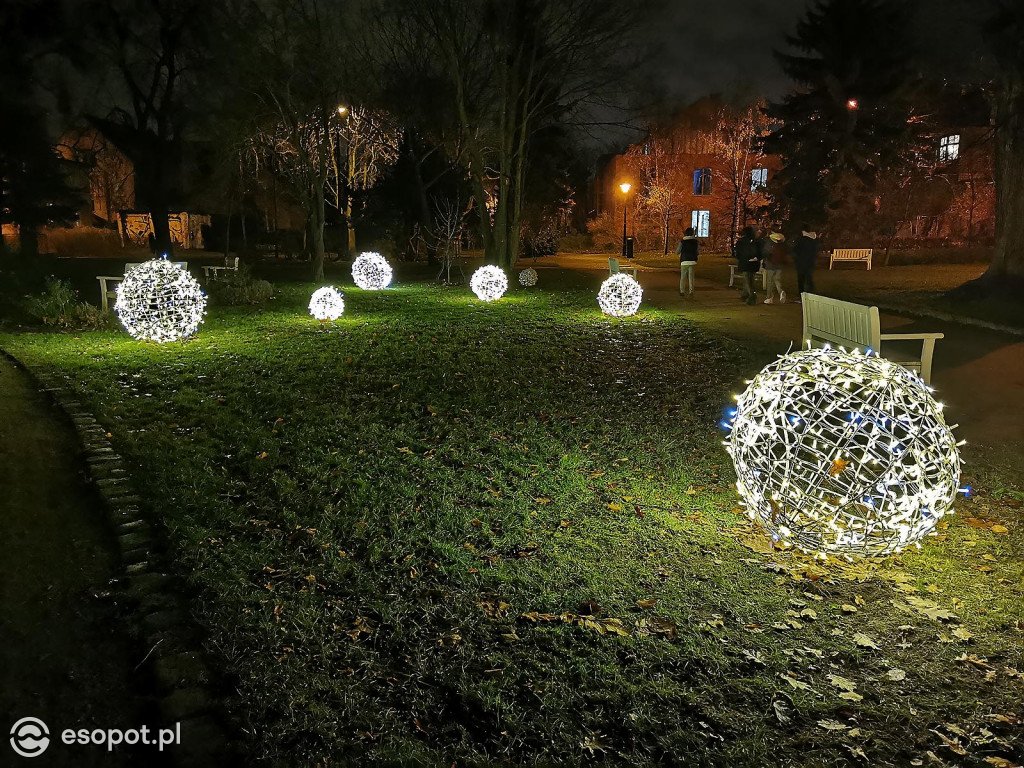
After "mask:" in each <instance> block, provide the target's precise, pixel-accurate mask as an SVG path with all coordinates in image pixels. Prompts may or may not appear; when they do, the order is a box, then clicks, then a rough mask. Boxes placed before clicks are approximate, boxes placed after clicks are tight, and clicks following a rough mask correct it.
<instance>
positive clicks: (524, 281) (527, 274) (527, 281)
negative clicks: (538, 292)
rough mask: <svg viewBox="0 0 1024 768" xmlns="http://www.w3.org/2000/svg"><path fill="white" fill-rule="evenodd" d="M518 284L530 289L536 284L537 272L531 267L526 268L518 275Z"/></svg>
mask: <svg viewBox="0 0 1024 768" xmlns="http://www.w3.org/2000/svg"><path fill="white" fill-rule="evenodd" d="M519 284H520V285H524V286H526V287H527V288H532V287H533V286H535V285H536V284H537V270H536V269H534V268H533V267H527V268H526V269H524V270H523V271H522V272H520V273H519Z"/></svg>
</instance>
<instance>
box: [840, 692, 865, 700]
mask: <svg viewBox="0 0 1024 768" xmlns="http://www.w3.org/2000/svg"><path fill="white" fill-rule="evenodd" d="M839 698H840V699H846V700H847V701H863V700H864V697H863V696H861V695H860V694H859V693H854V692H853V691H843V692H842V693H840V694H839Z"/></svg>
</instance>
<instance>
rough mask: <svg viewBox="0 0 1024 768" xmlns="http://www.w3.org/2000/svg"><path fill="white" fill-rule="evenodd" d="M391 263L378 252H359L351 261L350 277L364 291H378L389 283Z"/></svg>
mask: <svg viewBox="0 0 1024 768" xmlns="http://www.w3.org/2000/svg"><path fill="white" fill-rule="evenodd" d="M391 277H392V272H391V265H390V264H388V262H387V259H385V258H384V257H383V256H381V255H380V254H379V253H374V252H373V251H370V252H368V253H361V254H359V256H357V257H356V260H355V261H353V262H352V279H353V280H354V281H355V283H356V285H358V286H359V287H360V288H362V289H363V290H364V291H380V290H383V289H384V288H387V287H388V286H389V285H390V284H391Z"/></svg>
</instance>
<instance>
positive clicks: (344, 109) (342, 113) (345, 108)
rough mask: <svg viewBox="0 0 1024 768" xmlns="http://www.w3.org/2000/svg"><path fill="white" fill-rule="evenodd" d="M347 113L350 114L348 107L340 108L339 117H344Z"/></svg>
mask: <svg viewBox="0 0 1024 768" xmlns="http://www.w3.org/2000/svg"><path fill="white" fill-rule="evenodd" d="M346 112H348V107H338V114H339V115H344V114H345V113H346Z"/></svg>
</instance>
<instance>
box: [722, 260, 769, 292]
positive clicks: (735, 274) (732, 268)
mask: <svg viewBox="0 0 1024 768" xmlns="http://www.w3.org/2000/svg"><path fill="white" fill-rule="evenodd" d="M742 274H743V273H742V272H740V270H739V268H738V267H737V266H736V265H735V264H730V265H729V287H730V288H732V287H733V285H734V284H735V283H736V280H737V279H739V277H740V275H742ZM757 274H759V275H760V276H761V286H762V290H765V291H767V290H768V273H767V272H765V271H764V270H763V269H759V270H758V271H757Z"/></svg>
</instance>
